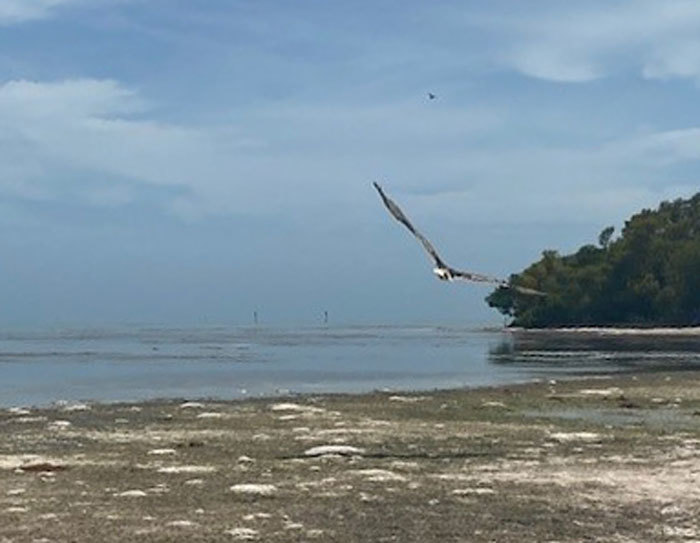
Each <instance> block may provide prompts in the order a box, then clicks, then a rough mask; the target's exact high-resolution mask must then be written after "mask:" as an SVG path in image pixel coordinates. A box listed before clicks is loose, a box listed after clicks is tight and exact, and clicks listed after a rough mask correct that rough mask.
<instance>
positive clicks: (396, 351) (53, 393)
mask: <svg viewBox="0 0 700 543" xmlns="http://www.w3.org/2000/svg"><path fill="white" fill-rule="evenodd" d="M688 368H700V338H698V337H681V338H678V337H662V336H644V337H635V336H625V337H619V336H614V337H612V336H611V337H599V336H595V335H590V334H578V335H577V334H567V335H561V334H551V333H542V332H539V333H528V332H513V331H503V330H483V329H472V328H460V327H444V326H425V327H394V326H352V327H309V328H268V327H233V326H210V327H200V328H164V327H118V328H117V327H115V328H104V329H52V330H36V331H22V332H8V331H5V332H0V405H2V406H11V405H47V404H51V403H54V402H57V401H62V400H63V401H135V400H144V399H153V398H172V397H178V398H195V397H197V398H201V397H216V398H223V399H231V398H239V397H245V396H260V395H264V396H268V395H274V394H286V393H290V392H291V393H296V392H299V393H302V392H365V391H371V390H376V389H390V390H420V389H433V388H448V387H462V386H482V385H496V384H507V383H514V382H521V381H526V380H531V379H534V378H561V377H564V376H573V375H587V374H602V373H610V372H621V371H655V370H672V369H688Z"/></svg>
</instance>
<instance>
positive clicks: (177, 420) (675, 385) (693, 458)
mask: <svg viewBox="0 0 700 543" xmlns="http://www.w3.org/2000/svg"><path fill="white" fill-rule="evenodd" d="M0 435H1V437H2V440H1V441H0V443H1V445H0V541H1V542H2V543H9V542H25V541H26V542H30V541H35V542H36V541H42V542H49V541H56V542H59V541H61V542H62V541H76V542H78V541H85V542H87V541H90V542H94V541H105V542H106V541H284V542H288V541H319V542H321V541H343V542H344V541H348V542H352V541H357V542H367V541H416V542H418V541H420V542H430V541H435V542H438V541H440V542H444V541H465V542H466V541H470V542H481V541H484V542H486V541H499V542H507V541H513V542H515V541H517V542H522V541H550V542H554V541H558V542H574V541H615V542H617V541H619V542H630V541H685V542H687V541H700V526H698V523H697V518H700V372H684V373H681V372H676V373H654V374H639V375H627V376H618V377H614V378H603V377H601V378H591V379H585V380H583V379H582V380H569V381H562V382H554V381H543V382H539V383H532V384H523V385H516V386H507V387H497V388H482V389H473V390H451V391H434V392H421V393H415V394H407V393H401V394H397V393H373V394H365V395H307V396H294V397H287V398H274V399H267V400H265V399H257V400H247V401H233V402H221V401H206V400H196V401H195V400H185V399H183V400H178V401H160V402H159V401H155V402H146V403H138V404H94V405H87V404H66V405H61V406H55V407H53V408H50V409H26V408H12V409H4V410H2V411H0Z"/></svg>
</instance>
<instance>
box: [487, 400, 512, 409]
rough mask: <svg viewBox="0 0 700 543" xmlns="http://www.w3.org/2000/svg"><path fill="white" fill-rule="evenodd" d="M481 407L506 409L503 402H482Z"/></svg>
mask: <svg viewBox="0 0 700 543" xmlns="http://www.w3.org/2000/svg"><path fill="white" fill-rule="evenodd" d="M481 407H500V408H506V407H507V406H506V404H504V403H503V402H497V401H490V402H484V403H482V404H481Z"/></svg>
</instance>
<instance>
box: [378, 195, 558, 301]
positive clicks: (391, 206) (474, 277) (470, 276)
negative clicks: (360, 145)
mask: <svg viewBox="0 0 700 543" xmlns="http://www.w3.org/2000/svg"><path fill="white" fill-rule="evenodd" d="M373 185H374V188H375V189H377V192H378V193H379V196H381V198H382V201H383V202H384V205H385V206H386V208H387V209H388V210H389V213H391V215H392V216H393V217H394V218H395V219H396V220H397V221H399V222H400V223H401V224H403V225H404V226H405V227H406V228H408V230H409V231H410V232H411V234H413V235H414V236H416V238H417V239H418V241H420V242H421V244H422V245H423V248H424V249H425V250H426V251H427V253H428V254H429V255H430V257H431V258H432V259H433V262H435V266H436V267H437V268H442V269H445V270H447V271H448V272H449V278H450V279H451V280H453V281H470V282H474V283H490V284H492V285H498V286H500V287H503V288H510V289H513V290H515V291H517V292H520V293H521V294H527V295H531V296H546V293H544V292H540V291H539V290H535V289H531V288H526V287H519V286H517V285H510V284H509V283H508V281H504V280H503V279H499V278H497V277H490V276H488V275H482V274H480V273H474V272H468V271H461V270H455V269H454V268H451V267H450V266H448V265H447V264H445V263H444V262H443V260H442V259H441V258H440V256H439V255H438V254H437V251H436V250H435V247H433V245H432V244H431V243H430V242H429V241H428V240H427V239H426V238H425V236H423V234H421V233H420V232H419V231H418V230H416V228H415V227H414V226H413V225H412V224H411V221H409V220H408V217H406V215H404V212H403V211H401V208H400V207H399V206H398V205H397V204H396V202H394V201H393V200H392V199H391V198H389V197H388V196H387V195H386V194H385V193H384V191H383V190H382V187H380V186H379V185H378V184H377V183H373Z"/></svg>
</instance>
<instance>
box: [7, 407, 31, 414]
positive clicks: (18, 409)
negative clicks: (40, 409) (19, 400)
mask: <svg viewBox="0 0 700 543" xmlns="http://www.w3.org/2000/svg"><path fill="white" fill-rule="evenodd" d="M7 412H8V413H10V415H30V414H31V413H32V412H31V411H30V410H29V409H27V408H26V407H10V408H9V409H8V410H7Z"/></svg>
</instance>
